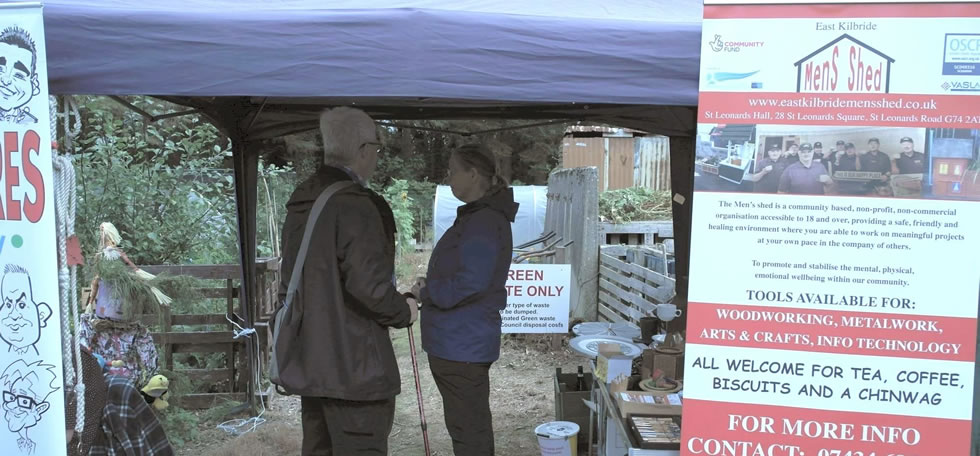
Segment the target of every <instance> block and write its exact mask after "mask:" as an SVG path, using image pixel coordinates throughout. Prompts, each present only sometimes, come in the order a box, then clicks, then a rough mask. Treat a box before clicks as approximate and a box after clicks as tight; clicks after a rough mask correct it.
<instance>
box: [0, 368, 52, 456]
mask: <svg viewBox="0 0 980 456" xmlns="http://www.w3.org/2000/svg"><path fill="white" fill-rule="evenodd" d="M41 363H42V362H41V361H36V362H34V363H31V364H27V363H25V362H24V360H20V359H18V360H16V361H14V362H13V363H12V364H11V365H10V366H7V368H6V369H4V371H3V374H0V391H2V393H0V394H2V395H3V398H2V399H3V419H4V420H5V421H7V429H8V430H10V432H14V433H16V434H18V439H17V446H18V447H19V448H20V449H21V451H22V452H24V453H28V454H30V453H33V452H34V448H35V446H36V444H35V443H34V441H33V440H31V439H30V438H29V437H28V436H27V430H28V429H30V428H32V427H34V426H36V425H37V424H38V423H39V422H40V421H41V417H42V416H43V415H44V413H45V412H47V411H48V409H49V408H50V407H51V404H50V403H49V402H47V399H48V396H50V395H51V393H53V392H55V391H56V390H57V389H58V387H57V386H55V385H56V383H57V381H58V377H57V375H56V374H55V372H54V369H55V366H53V365H49V364H41Z"/></svg>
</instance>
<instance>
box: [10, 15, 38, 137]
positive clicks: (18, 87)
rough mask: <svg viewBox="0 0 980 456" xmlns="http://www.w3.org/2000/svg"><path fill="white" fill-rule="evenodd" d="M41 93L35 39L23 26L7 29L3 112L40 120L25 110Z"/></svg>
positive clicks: (22, 117)
mask: <svg viewBox="0 0 980 456" xmlns="http://www.w3.org/2000/svg"><path fill="white" fill-rule="evenodd" d="M39 93H41V86H40V84H39V83H38V78H37V49H36V47H35V46H34V40H32V39H31V36H30V34H28V33H27V31H26V30H24V29H22V28H20V27H16V26H14V27H7V28H5V29H4V30H3V32H0V113H2V114H4V115H5V116H15V117H17V118H18V119H19V120H21V121H23V120H25V119H27V120H31V121H36V118H34V116H32V115H30V114H29V113H28V112H27V111H26V110H21V108H23V107H24V106H25V105H26V104H27V103H28V102H30V101H31V98H33V97H34V96H35V95H37V94H39Z"/></svg>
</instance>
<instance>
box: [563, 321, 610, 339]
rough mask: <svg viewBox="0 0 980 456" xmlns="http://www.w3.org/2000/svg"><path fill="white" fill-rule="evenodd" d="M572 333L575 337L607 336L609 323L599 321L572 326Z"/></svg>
mask: <svg viewBox="0 0 980 456" xmlns="http://www.w3.org/2000/svg"><path fill="white" fill-rule="evenodd" d="M572 333H573V334H575V335H576V336H594V335H599V334H606V335H608V334H609V323H603V322H599V321H587V322H583V323H579V324H577V325H575V326H572Z"/></svg>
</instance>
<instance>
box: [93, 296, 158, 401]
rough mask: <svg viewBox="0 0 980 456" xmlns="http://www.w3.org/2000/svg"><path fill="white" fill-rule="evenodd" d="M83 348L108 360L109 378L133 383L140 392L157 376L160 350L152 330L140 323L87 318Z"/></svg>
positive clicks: (94, 317)
mask: <svg viewBox="0 0 980 456" xmlns="http://www.w3.org/2000/svg"><path fill="white" fill-rule="evenodd" d="M80 323H81V324H80V326H79V331H80V336H81V339H82V345H84V346H85V347H86V348H88V349H90V350H91V351H92V353H96V354H98V355H99V356H102V357H103V358H105V362H106V368H107V369H108V371H109V374H112V375H119V376H121V377H126V378H128V379H131V380H132V381H133V383H135V384H136V386H137V388H142V387H143V386H144V385H146V382H147V381H148V380H149V379H150V377H153V376H154V375H156V374H157V371H158V369H159V367H158V361H159V360H158V357H157V347H156V345H154V344H153V337H152V336H150V330H149V329H148V328H147V327H146V326H143V325H142V324H140V323H139V322H132V323H124V322H118V321H112V320H106V319H102V318H98V317H96V316H95V315H93V314H83V315H82V316H81V319H80Z"/></svg>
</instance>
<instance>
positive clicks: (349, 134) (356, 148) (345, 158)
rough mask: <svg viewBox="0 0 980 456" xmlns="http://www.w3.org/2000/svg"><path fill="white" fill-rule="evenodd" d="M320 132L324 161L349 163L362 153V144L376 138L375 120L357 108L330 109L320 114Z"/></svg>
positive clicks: (340, 163) (337, 163) (335, 163)
mask: <svg viewBox="0 0 980 456" xmlns="http://www.w3.org/2000/svg"><path fill="white" fill-rule="evenodd" d="M320 134H321V135H322V136H323V161H324V163H327V164H334V165H349V164H351V162H353V161H354V157H356V154H358V153H360V151H361V145H362V144H364V142H365V141H372V140H374V136H375V126H374V120H372V119H371V117H370V116H368V115H367V114H366V113H365V112H364V111H361V110H360V109H356V108H349V107H346V106H341V107H339V108H334V109H329V110H326V111H324V112H323V114H320Z"/></svg>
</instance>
